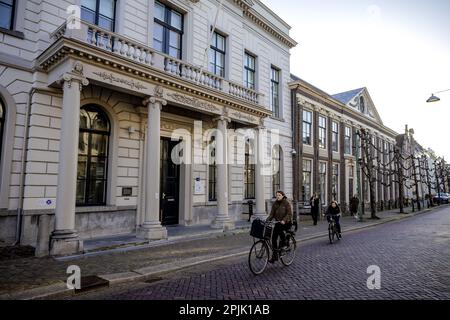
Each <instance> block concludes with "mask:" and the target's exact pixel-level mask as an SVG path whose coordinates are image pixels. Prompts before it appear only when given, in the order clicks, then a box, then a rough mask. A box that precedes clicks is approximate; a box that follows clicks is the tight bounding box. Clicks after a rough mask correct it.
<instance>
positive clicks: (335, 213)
mask: <svg viewBox="0 0 450 320" xmlns="http://www.w3.org/2000/svg"><path fill="white" fill-rule="evenodd" d="M325 215H326V216H327V221H328V222H330V219H331V218H333V220H334V221H335V222H336V228H337V232H338V233H339V238H342V234H341V224H340V223H339V219H340V217H341V209H340V208H339V206H338V204H337V202H336V201H334V200H333V201H331V203H330V205H329V206H328V208H327V211H326V212H325Z"/></svg>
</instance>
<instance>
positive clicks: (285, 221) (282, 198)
mask: <svg viewBox="0 0 450 320" xmlns="http://www.w3.org/2000/svg"><path fill="white" fill-rule="evenodd" d="M276 197H277V200H276V201H275V203H274V204H273V206H272V210H271V211H270V215H269V217H268V218H267V221H271V220H272V219H275V220H276V221H277V222H279V223H277V224H275V226H274V229H273V235H272V248H273V254H272V258H271V259H270V260H269V262H270V263H274V262H275V261H277V260H278V251H279V248H281V247H283V246H285V245H286V243H285V242H286V234H285V231H287V230H289V229H290V228H291V227H292V208H291V204H290V203H289V201H288V200H287V197H286V195H285V193H284V192H283V191H277V193H276ZM278 237H279V238H280V239H281V246H278Z"/></svg>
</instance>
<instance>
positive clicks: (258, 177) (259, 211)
mask: <svg viewBox="0 0 450 320" xmlns="http://www.w3.org/2000/svg"><path fill="white" fill-rule="evenodd" d="M264 129H265V128H264V127H263V126H259V127H258V129H257V130H255V136H256V157H255V160H256V164H255V191H256V192H255V193H256V207H255V213H254V216H253V217H252V218H261V219H265V218H266V215H267V213H266V203H265V185H264V164H265V161H264V160H265V148H264V137H263V134H264Z"/></svg>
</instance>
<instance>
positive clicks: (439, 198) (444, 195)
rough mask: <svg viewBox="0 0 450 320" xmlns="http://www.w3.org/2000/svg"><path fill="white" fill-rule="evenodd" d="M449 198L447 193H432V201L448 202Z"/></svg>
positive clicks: (449, 195)
mask: <svg viewBox="0 0 450 320" xmlns="http://www.w3.org/2000/svg"><path fill="white" fill-rule="evenodd" d="M449 198H450V194H448V193H438V194H436V195H434V197H433V202H434V203H448V202H449Z"/></svg>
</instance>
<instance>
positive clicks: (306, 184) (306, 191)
mask: <svg viewBox="0 0 450 320" xmlns="http://www.w3.org/2000/svg"><path fill="white" fill-rule="evenodd" d="M311 168H312V161H311V160H306V159H304V160H303V172H302V173H303V185H302V197H303V201H305V202H307V201H309V199H311V186H312V175H311Z"/></svg>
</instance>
